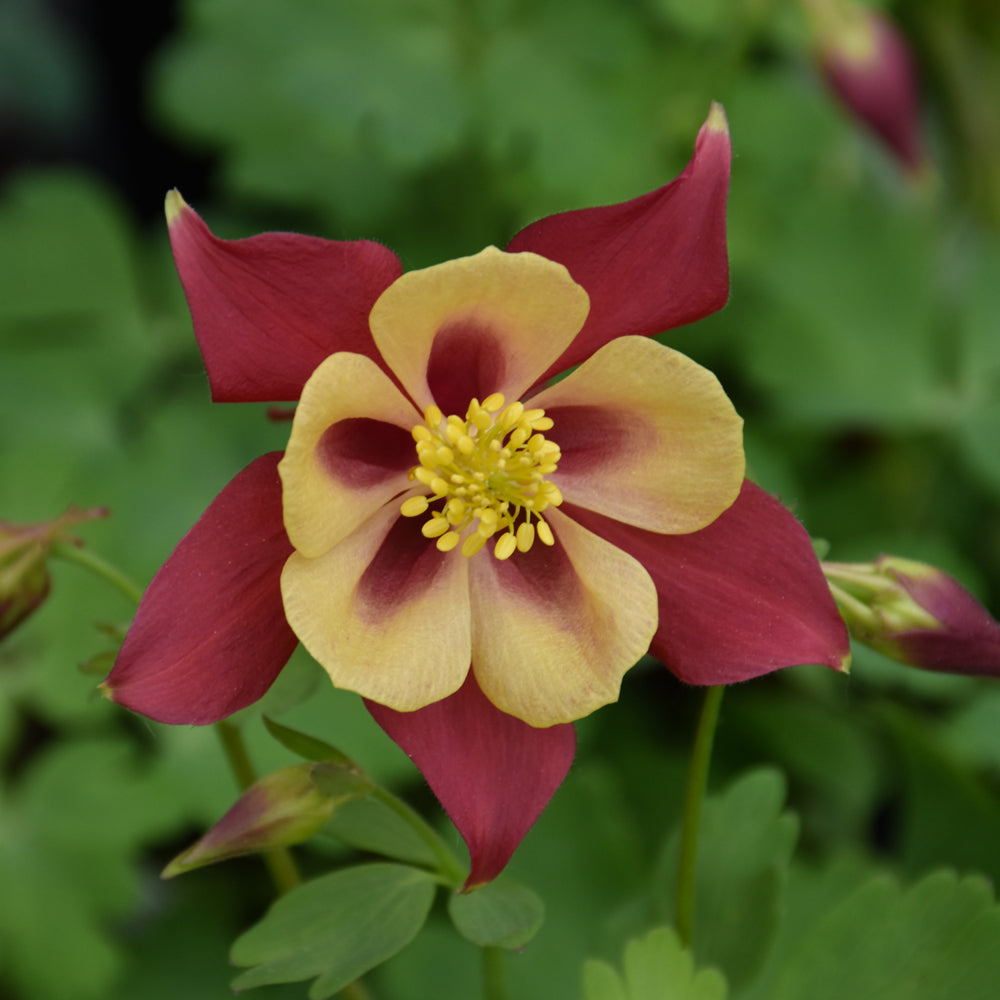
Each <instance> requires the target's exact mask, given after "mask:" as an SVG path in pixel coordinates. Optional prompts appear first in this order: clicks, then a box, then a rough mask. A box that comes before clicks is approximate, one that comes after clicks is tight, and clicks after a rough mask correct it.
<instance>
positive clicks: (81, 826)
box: [0, 739, 180, 1000]
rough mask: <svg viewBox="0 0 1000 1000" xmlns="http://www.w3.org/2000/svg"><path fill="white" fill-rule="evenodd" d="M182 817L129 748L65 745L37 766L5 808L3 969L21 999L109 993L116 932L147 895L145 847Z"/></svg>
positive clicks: (91, 742)
mask: <svg viewBox="0 0 1000 1000" xmlns="http://www.w3.org/2000/svg"><path fill="white" fill-rule="evenodd" d="M179 819H180V817H179V815H178V814H177V811H176V808H175V805H174V803H173V802H171V801H170V799H169V797H168V796H166V795H165V794H164V787H163V785H162V783H160V782H159V781H158V780H157V779H156V776H155V774H154V773H153V772H151V771H149V770H140V769H139V768H138V767H137V766H136V762H135V761H134V760H133V755H132V753H131V750H130V748H129V747H128V746H127V745H126V744H124V743H122V742H118V741H111V740H95V739H78V740H64V741H63V742H61V743H58V744H55V745H53V746H52V747H51V748H50V749H47V750H45V751H44V752H43V753H41V754H39V755H38V756H37V757H36V758H35V759H33V760H32V761H31V762H30V765H29V766H28V768H27V769H26V770H25V771H24V773H23V774H21V775H20V779H19V781H18V783H17V785H16V786H15V787H14V788H13V789H11V790H10V791H9V793H8V794H7V795H6V796H5V801H3V802H2V804H0V887H2V896H3V906H0V963H2V965H3V969H4V975H5V977H7V979H5V982H6V981H8V980H11V981H13V983H14V984H15V985H16V990H15V992H17V993H18V995H22V996H30V997H32V998H37V1000H59V998H61V997H65V996H66V995H67V988H68V987H67V984H68V983H70V984H72V993H73V996H75V997H79V998H80V1000H91V998H93V1000H98V998H103V997H105V996H107V992H108V990H109V988H110V986H111V983H112V981H113V979H114V977H115V975H116V974H117V973H118V970H119V968H120V966H121V963H122V959H123V955H122V950H121V948H120V947H119V946H118V944H117V942H116V941H115V939H114V937H113V935H112V933H111V931H110V928H111V927H112V926H113V925H115V924H117V923H118V922H119V921H120V920H122V919H123V918H124V916H125V915H126V914H127V913H128V911H129V910H130V908H132V907H134V906H136V904H137V903H138V902H139V900H140V899H141V894H142V893H141V889H142V887H141V885H140V881H139V877H138V872H137V871H136V869H135V860H136V858H137V855H138V853H139V849H140V848H141V847H142V846H144V845H147V844H150V843H151V842H152V841H154V839H155V838H157V837H162V836H163V835H164V834H166V833H168V832H174V830H175V827H176V825H177V823H178V821H179ZM54 954H58V961H53V955H54ZM0 992H2V988H0Z"/></svg>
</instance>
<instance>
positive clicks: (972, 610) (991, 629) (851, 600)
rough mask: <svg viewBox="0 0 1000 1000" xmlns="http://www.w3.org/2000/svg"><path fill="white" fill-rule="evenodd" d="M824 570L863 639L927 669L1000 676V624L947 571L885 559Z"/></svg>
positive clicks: (856, 633)
mask: <svg viewBox="0 0 1000 1000" xmlns="http://www.w3.org/2000/svg"><path fill="white" fill-rule="evenodd" d="M823 571H824V573H825V574H826V577H827V580H828V581H829V583H830V588H831V590H832V591H833V596H834V598H835V599H836V601H837V604H838V605H839V607H840V610H841V613H842V614H843V616H844V619H845V620H846V622H847V626H848V628H849V629H850V632H851V635H852V636H853V637H854V638H855V639H857V640H858V641H859V642H863V643H864V644H865V645H867V646H871V647H872V648H873V649H876V650H878V651H879V652H880V653H882V654H884V655H885V656H888V657H891V658H892V659H894V660H898V661H899V662H900V663H906V664H909V665H910V666H912V667H921V668H922V669H924V670H935V671H939V672H941V673H949V674H978V675H989V676H993V677H1000V623H998V622H997V621H996V620H995V619H994V618H993V617H992V616H991V615H990V613H989V612H988V611H987V610H986V609H985V608H984V607H983V606H982V605H981V604H980V603H979V602H978V601H977V600H976V599H975V598H974V597H973V596H972V595H971V594H970V593H969V592H968V591H967V590H966V589H965V588H964V587H963V586H962V585H961V584H960V583H959V582H958V581H957V580H956V579H955V578H954V577H953V576H949V575H948V574H947V573H945V572H944V571H943V570H940V569H938V568H937V567H935V566H930V565H928V564H927V563H921V562H915V561H914V560H912V559H901V558H900V557H899V556H879V557H878V558H877V559H876V560H875V561H874V562H872V563H838V562H825V563H823Z"/></svg>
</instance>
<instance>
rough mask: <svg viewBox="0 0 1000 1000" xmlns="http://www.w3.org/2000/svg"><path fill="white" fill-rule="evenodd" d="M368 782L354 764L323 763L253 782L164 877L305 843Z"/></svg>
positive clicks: (299, 766) (297, 766) (295, 767)
mask: <svg viewBox="0 0 1000 1000" xmlns="http://www.w3.org/2000/svg"><path fill="white" fill-rule="evenodd" d="M371 787H372V786H371V781H370V779H369V778H368V777H367V775H365V774H364V772H362V771H361V769H360V768H358V767H357V766H356V765H354V764H351V763H350V762H348V763H347V764H344V763H341V762H340V761H329V760H323V761H319V762H316V763H305V764H295V765H293V766H292V767H285V768H282V769H281V770H280V771H275V772H273V773H272V774H269V775H267V776H266V777H263V778H261V779H260V780H259V781H255V782H254V783H253V784H252V785H251V786H250V787H249V788H248V789H247V790H246V791H245V792H244V793H243V794H242V795H241V796H240V797H239V798H238V799H237V800H236V802H235V804H234V805H233V806H232V808H231V809H230V810H229V811H228V812H227V813H226V814H225V816H223V817H222V819H220V820H219V822H218V823H216V824H215V826H213V827H212V829H211V830H209V831H208V833H206V834H205V836H204V837H202V838H201V840H199V841H198V842H197V843H196V844H193V845H192V846H191V847H189V848H188V849H187V850H186V851H183V852H182V853H181V854H178V855H177V857H176V858H174V859H173V861H171V862H170V864H168V865H167V867H166V868H164V869H163V873H162V877H163V878H172V877H173V876H174V875H180V874H182V873H183V872H186V871H191V870H192V869H193V868H201V867H203V866H204V865H210V864H214V863H215V862H216V861H225V860H226V859H227V858H235V857H238V856H239V855H241V854H250V853H253V852H256V851H266V850H269V849H270V848H273V847H287V846H289V845H291V844H300V843H302V841H304V840H308V839H309V838H310V837H311V836H312V835H313V834H314V833H316V831H317V830H319V828H320V827H321V826H322V825H323V824H324V823H325V822H326V821H327V820H328V819H330V817H331V816H332V815H333V814H334V812H335V811H336V809H337V807H338V806H340V805H343V804H344V803H345V802H349V801H350V800H351V799H356V798H361V797H362V796H364V795H367V794H368V792H369V791H370V789H371Z"/></svg>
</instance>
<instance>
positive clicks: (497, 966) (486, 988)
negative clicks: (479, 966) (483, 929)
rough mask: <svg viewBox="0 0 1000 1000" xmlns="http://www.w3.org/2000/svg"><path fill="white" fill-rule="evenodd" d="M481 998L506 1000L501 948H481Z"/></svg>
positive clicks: (505, 975) (503, 956)
mask: <svg viewBox="0 0 1000 1000" xmlns="http://www.w3.org/2000/svg"><path fill="white" fill-rule="evenodd" d="M481 951H482V956H483V1000H506V996H507V966H506V964H505V960H506V957H507V956H506V954H505V952H504V949H503V948H483V949H482V950H481Z"/></svg>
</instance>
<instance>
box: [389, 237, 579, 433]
mask: <svg viewBox="0 0 1000 1000" xmlns="http://www.w3.org/2000/svg"><path fill="white" fill-rule="evenodd" d="M589 309H590V303H589V299H588V298H587V293H586V292H585V291H584V290H583V289H582V288H581V287H580V286H579V285H577V284H576V283H575V282H574V281H573V279H572V278H570V276H569V272H568V271H567V270H566V268H564V267H563V266H562V265H561V264H556V263H554V262H552V261H550V260H546V259H545V258H544V257H539V256H537V255H536V254H532V253H518V254H508V253H503V252H502V251H500V250H497V249H496V247H487V248H486V249H485V250H483V251H482V252H481V253H478V254H476V255H475V256H473V257H463V258H460V259H459V260H452V261H447V262H446V263H444V264H438V265H436V266H434V267H428V268H425V269H424V270H421V271H409V272H408V273H406V274H404V275H403V276H402V277H401V278H399V279H398V280H396V281H395V282H394V283H393V284H392V285H390V286H389V288H387V289H386V290H385V291H384V292H383V293H382V295H381V297H380V298H379V299H378V301H377V302H376V303H375V306H374V308H373V309H372V312H371V317H370V324H371V330H372V335H373V336H374V338H375V343H376V344H377V345H378V348H379V350H380V351H381V352H382V357H383V358H384V359H385V361H386V363H387V364H388V366H389V368H390V369H392V371H393V372H394V373H395V374H396V376H397V377H398V378H399V380H400V382H401V383H402V384H403V386H404V388H405V389H406V391H407V392H408V393H409V394H410V396H412V397H413V399H414V401H415V402H416V403H417V405H418V406H419V407H420V408H421V409H423V408H424V407H426V406H429V405H430V404H432V403H436V404H437V405H438V406H440V407H441V409H442V410H443V411H444V412H445V414H448V413H464V412H465V409H466V407H467V406H468V404H469V400H470V399H473V398H477V399H480V400H482V399H485V398H486V397H487V396H489V395H490V394H491V393H494V392H501V393H503V394H504V395H505V396H506V397H507V398H508V399H517V398H518V397H519V396H521V395H523V394H524V392H525V391H526V390H527V389H528V388H529V387H530V386H531V385H532V384H533V383H534V382H535V381H536V380H537V379H538V378H539V377H540V376H541V375H542V373H543V372H544V371H545V369H546V368H548V367H549V365H550V364H552V362H553V361H555V360H556V358H558V357H559V355H560V354H562V352H563V351H564V350H565V348H566V347H567V346H568V345H569V344H570V342H571V341H572V340H573V338H574V337H575V336H576V334H577V333H578V332H579V330H580V328H581V327H582V326H583V323H584V320H585V319H586V318H587V313H588V311H589Z"/></svg>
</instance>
